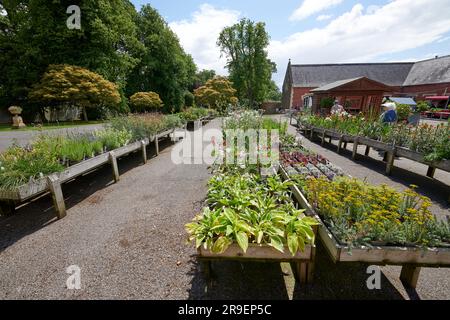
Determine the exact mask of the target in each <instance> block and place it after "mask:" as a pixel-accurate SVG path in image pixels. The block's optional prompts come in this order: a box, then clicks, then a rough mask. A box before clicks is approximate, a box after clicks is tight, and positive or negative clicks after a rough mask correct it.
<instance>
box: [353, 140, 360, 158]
mask: <svg viewBox="0 0 450 320" xmlns="http://www.w3.org/2000/svg"><path fill="white" fill-rule="evenodd" d="M358 145H359V143H358V140H355V141H353V153H352V159H353V160H356V156H357V155H358Z"/></svg>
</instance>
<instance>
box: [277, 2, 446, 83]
mask: <svg viewBox="0 0 450 320" xmlns="http://www.w3.org/2000/svg"><path fill="white" fill-rule="evenodd" d="M448 12H450V1H448V0H394V1H391V2H389V3H388V4H386V5H384V6H382V7H379V8H378V9H377V10H374V11H372V12H371V13H370V14H368V13H367V11H366V12H365V11H364V7H363V6H362V5H361V4H357V5H355V6H354V7H353V8H352V10H351V11H349V12H346V13H344V14H343V15H341V16H340V17H338V18H336V19H334V20H333V21H330V23H329V24H328V25H327V26H325V27H323V28H315V29H311V30H306V31H303V32H298V33H295V34H292V35H291V36H289V37H288V38H286V39H284V40H282V41H272V42H271V45H270V48H269V55H270V58H271V59H272V60H274V61H275V62H276V63H277V65H278V70H279V72H278V74H277V76H276V80H277V82H278V83H280V82H281V81H282V79H283V76H284V72H285V66H286V64H287V62H288V59H289V58H292V62H293V63H302V64H303V63H330V62H366V61H377V57H381V56H383V55H388V54H391V53H397V52H402V51H405V50H409V49H414V48H417V47H421V46H424V45H427V44H430V43H433V42H435V41H438V40H439V39H442V37H443V36H445V34H446V33H447V32H449V31H450V16H449V15H448Z"/></svg>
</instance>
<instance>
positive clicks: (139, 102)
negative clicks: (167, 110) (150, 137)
mask: <svg viewBox="0 0 450 320" xmlns="http://www.w3.org/2000/svg"><path fill="white" fill-rule="evenodd" d="M130 105H131V106H132V107H133V110H134V111H136V112H143V111H156V110H159V109H161V108H162V107H163V102H162V100H161V98H160V97H159V95H158V94H157V93H156V92H137V93H135V94H133V95H132V96H131V97H130Z"/></svg>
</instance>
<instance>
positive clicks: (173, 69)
mask: <svg viewBox="0 0 450 320" xmlns="http://www.w3.org/2000/svg"><path fill="white" fill-rule="evenodd" d="M136 24H137V25H138V26H139V30H138V32H139V38H140V39H141V41H142V44H143V45H144V46H145V49H144V50H143V51H141V52H139V55H138V56H139V59H140V62H139V63H138V65H137V66H136V67H135V68H134V69H133V70H132V71H131V74H130V76H129V77H128V83H127V89H126V90H127V93H128V95H129V96H130V95H131V94H133V93H134V92H139V91H154V92H158V93H159V95H160V96H161V99H162V101H163V103H164V110H165V111H168V112H173V111H175V112H176V111H179V110H180V109H181V108H182V107H183V104H184V93H185V91H186V89H188V87H189V86H190V85H191V84H192V82H193V79H194V75H195V71H196V66H195V64H194V61H193V59H192V57H191V56H190V55H188V54H186V53H185V52H184V50H183V48H182V47H181V45H180V42H179V40H178V38H177V36H176V35H175V34H174V32H173V31H172V30H171V29H170V28H169V26H168V25H167V23H166V21H164V19H163V17H161V15H160V14H159V13H158V12H157V11H156V10H155V9H153V8H152V7H151V6H150V5H144V6H143V7H142V8H141V11H140V12H139V14H138V16H137V18H136Z"/></svg>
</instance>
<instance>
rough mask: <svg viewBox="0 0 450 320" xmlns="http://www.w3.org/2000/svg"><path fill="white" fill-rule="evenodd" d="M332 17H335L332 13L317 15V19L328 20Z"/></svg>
mask: <svg viewBox="0 0 450 320" xmlns="http://www.w3.org/2000/svg"><path fill="white" fill-rule="evenodd" d="M331 18H333V15H332V14H322V15H320V16H318V17H317V19H316V20H317V21H326V20H330V19H331Z"/></svg>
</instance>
